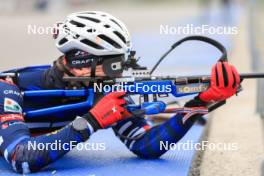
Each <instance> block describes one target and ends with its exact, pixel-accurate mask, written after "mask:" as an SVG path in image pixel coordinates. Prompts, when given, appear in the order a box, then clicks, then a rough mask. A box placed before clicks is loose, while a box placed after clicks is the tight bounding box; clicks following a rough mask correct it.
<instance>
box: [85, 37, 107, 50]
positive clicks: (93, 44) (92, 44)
mask: <svg viewBox="0 0 264 176" xmlns="http://www.w3.org/2000/svg"><path fill="white" fill-rule="evenodd" d="M81 42H82V43H83V44H86V45H88V46H91V47H93V48H96V49H104V48H103V47H101V46H100V45H97V44H96V43H94V42H92V41H90V40H87V39H83V40H81Z"/></svg>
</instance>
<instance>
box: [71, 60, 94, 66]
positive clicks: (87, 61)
mask: <svg viewBox="0 0 264 176" xmlns="http://www.w3.org/2000/svg"><path fill="white" fill-rule="evenodd" d="M92 61H93V59H83V60H72V61H71V65H82V64H88V63H91V62H92Z"/></svg>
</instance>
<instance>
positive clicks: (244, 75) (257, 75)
mask: <svg viewBox="0 0 264 176" xmlns="http://www.w3.org/2000/svg"><path fill="white" fill-rule="evenodd" d="M239 75H240V78H241V79H255V78H264V73H242V74H239Z"/></svg>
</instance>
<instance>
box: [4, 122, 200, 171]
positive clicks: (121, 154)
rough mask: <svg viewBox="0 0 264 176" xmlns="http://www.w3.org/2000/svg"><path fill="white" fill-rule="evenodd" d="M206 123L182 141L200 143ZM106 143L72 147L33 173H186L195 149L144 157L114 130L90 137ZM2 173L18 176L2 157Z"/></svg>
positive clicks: (91, 142)
mask: <svg viewBox="0 0 264 176" xmlns="http://www.w3.org/2000/svg"><path fill="white" fill-rule="evenodd" d="M202 131H203V126H201V125H198V124H197V125H194V126H193V127H192V128H191V130H190V131H189V132H188V133H187V134H186V135H185V136H184V138H182V140H180V141H179V143H182V144H183V143H189V144H190V143H191V142H192V143H195V142H199V138H200V136H201V134H202ZM102 143H103V144H104V147H105V150H96V149H98V147H97V148H96V147H95V150H85V149H84V150H77V149H75V150H73V151H71V152H70V153H68V154H67V155H65V156H64V157H63V158H61V159H60V160H58V161H57V162H55V163H53V164H51V165H50V166H48V167H47V168H45V169H44V170H43V171H42V172H40V173H36V174H30V175H34V176H35V175H36V176H37V175H52V174H55V175H87V176H89V175H90V176H93V175H95V176H104V175H127V176H130V175H131V176H134V175H137V176H141V175H142V176H146V175H152V176H154V175H158V176H159V175H164V176H170V175H187V173H188V170H189V167H190V165H191V162H192V158H193V156H194V154H195V150H178V148H177V147H176V148H175V150H170V151H168V152H167V153H166V154H164V155H163V156H162V157H161V158H160V159H155V160H144V159H140V158H138V157H137V156H136V155H134V154H133V153H131V152H130V151H129V150H128V149H127V148H126V146H125V145H124V144H123V143H122V142H121V141H120V140H119V139H118V138H117V137H116V136H115V135H114V133H113V131H112V130H111V129H107V130H100V131H98V132H96V133H94V134H93V135H92V136H91V138H90V139H89V144H90V147H89V149H91V145H94V146H95V145H100V144H102ZM0 175H18V174H16V173H13V172H12V168H11V166H9V165H8V164H7V163H6V161H5V160H4V159H3V158H1V159H0Z"/></svg>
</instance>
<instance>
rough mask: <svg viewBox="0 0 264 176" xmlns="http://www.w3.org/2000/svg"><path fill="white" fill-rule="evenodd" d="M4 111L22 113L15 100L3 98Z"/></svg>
mask: <svg viewBox="0 0 264 176" xmlns="http://www.w3.org/2000/svg"><path fill="white" fill-rule="evenodd" d="M4 111H5V112H14V113H22V108H21V106H20V105H19V104H18V103H17V102H16V101H15V100H12V99H10V98H5V101H4Z"/></svg>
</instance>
